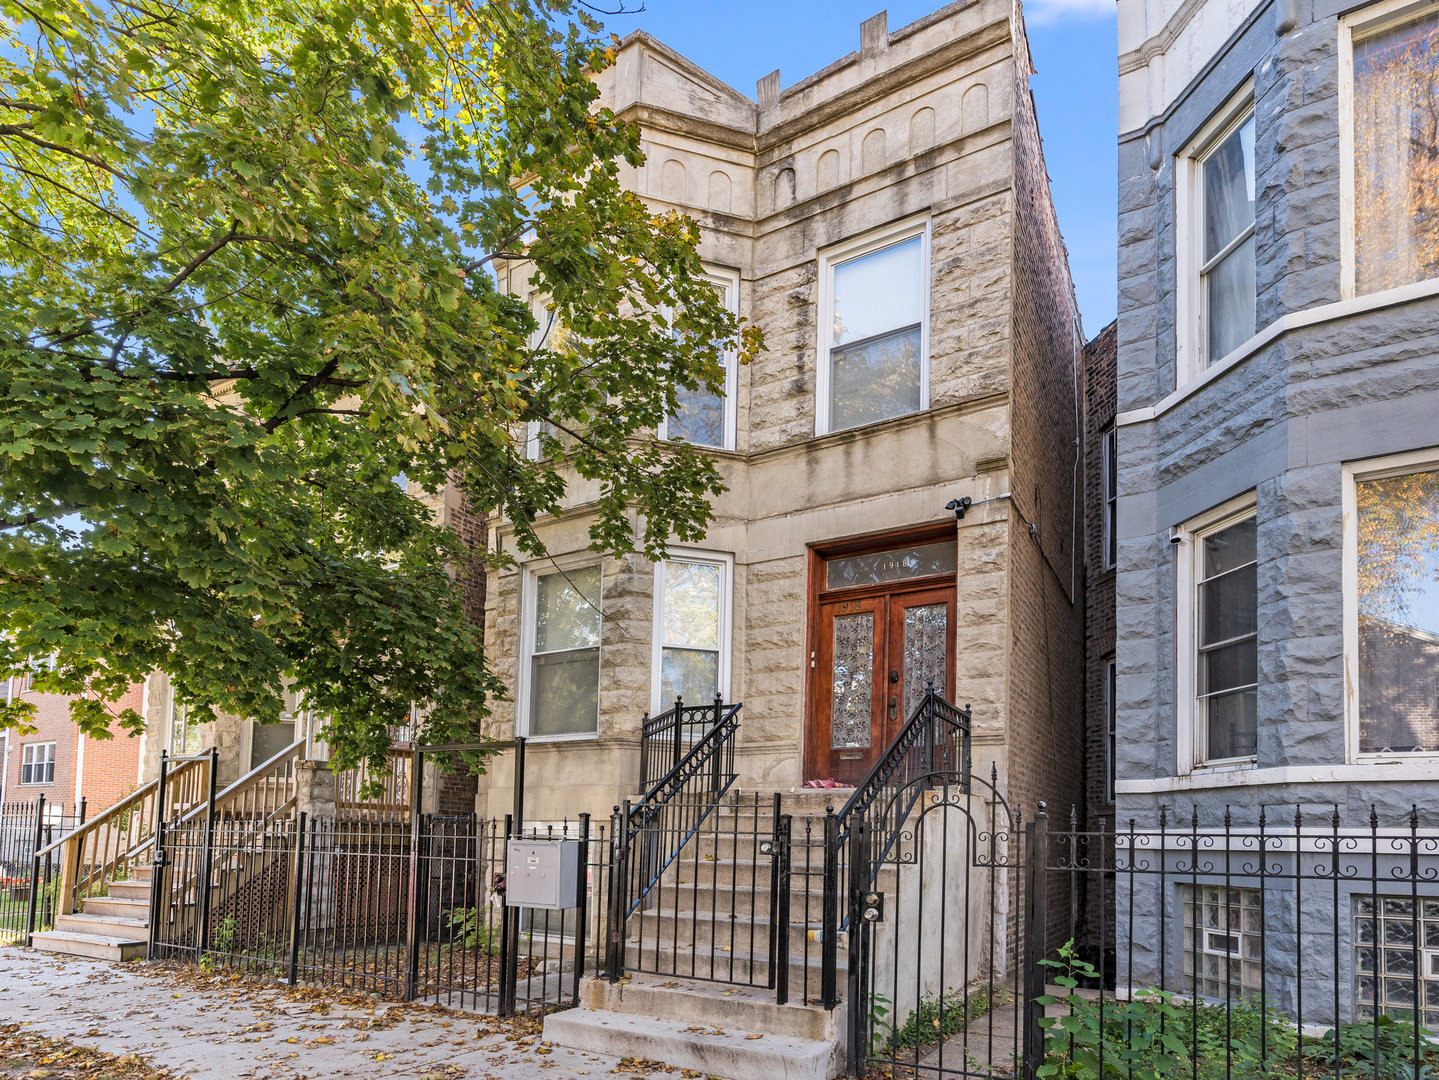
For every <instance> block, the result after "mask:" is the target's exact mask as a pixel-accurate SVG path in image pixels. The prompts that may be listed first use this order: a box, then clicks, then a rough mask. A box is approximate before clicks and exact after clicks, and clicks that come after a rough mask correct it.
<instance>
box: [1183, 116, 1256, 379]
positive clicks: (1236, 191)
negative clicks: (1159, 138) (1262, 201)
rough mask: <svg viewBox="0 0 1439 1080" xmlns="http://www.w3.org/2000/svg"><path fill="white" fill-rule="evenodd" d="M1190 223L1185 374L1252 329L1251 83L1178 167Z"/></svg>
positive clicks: (1185, 246) (1201, 367) (1185, 231)
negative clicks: (1249, 88) (1249, 87)
mask: <svg viewBox="0 0 1439 1080" xmlns="http://www.w3.org/2000/svg"><path fill="white" fill-rule="evenodd" d="M1176 175H1177V178H1178V184H1179V198H1180V205H1181V207H1183V206H1187V207H1188V211H1187V214H1186V215H1183V220H1184V221H1185V222H1187V228H1184V227H1182V228H1181V233H1180V247H1181V249H1182V251H1181V256H1180V261H1179V265H1180V273H1181V275H1182V281H1181V284H1180V289H1179V296H1178V298H1177V302H1178V306H1179V308H1180V309H1181V310H1180V312H1179V320H1178V321H1179V326H1180V340H1179V351H1180V353H1181V355H1182V358H1183V359H1182V363H1181V367H1182V368H1185V369H1187V370H1182V371H1181V374H1180V381H1181V382H1183V381H1185V380H1187V379H1191V378H1194V377H1195V376H1197V375H1199V374H1200V373H1201V372H1203V370H1204V369H1205V368H1207V367H1208V366H1209V365H1211V364H1213V363H1215V362H1216V361H1219V360H1222V359H1223V358H1224V357H1225V356H1227V355H1228V354H1229V353H1231V352H1233V351H1234V350H1235V349H1237V348H1238V347H1239V346H1240V345H1242V344H1244V342H1246V341H1248V340H1249V339H1250V338H1251V337H1253V336H1254V331H1255V307H1256V302H1255V298H1256V289H1255V274H1254V104H1253V93H1252V91H1251V90H1248V89H1246V90H1245V91H1244V92H1243V93H1242V94H1240V95H1239V96H1238V97H1236V98H1235V99H1234V101H1233V102H1231V103H1230V105H1229V106H1228V107H1226V108H1225V109H1224V110H1223V111H1221V112H1220V114H1219V115H1218V116H1217V117H1216V118H1215V119H1214V120H1213V121H1211V122H1210V123H1209V124H1208V125H1207V126H1206V127H1205V129H1204V130H1203V131H1202V132H1200V134H1199V136H1198V137H1197V138H1196V139H1195V140H1194V142H1193V143H1191V145H1190V147H1189V149H1188V150H1187V151H1186V152H1185V153H1184V155H1182V160H1181V161H1180V163H1179V168H1178V169H1177V170H1176Z"/></svg>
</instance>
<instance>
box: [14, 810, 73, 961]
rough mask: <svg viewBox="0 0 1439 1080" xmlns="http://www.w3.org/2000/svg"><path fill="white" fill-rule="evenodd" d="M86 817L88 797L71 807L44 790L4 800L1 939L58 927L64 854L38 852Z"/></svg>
mask: <svg viewBox="0 0 1439 1080" xmlns="http://www.w3.org/2000/svg"><path fill="white" fill-rule="evenodd" d="M84 819H85V802H84V800H81V802H80V805H79V806H78V807H72V808H70V809H66V806H65V804H64V803H63V802H53V801H51V800H49V799H47V798H46V797H45V796H44V795H40V796H37V797H36V798H34V799H32V800H29V801H26V802H8V803H4V804H3V805H0V944H6V945H8V944H13V943H15V942H18V941H28V940H29V937H30V935H31V934H33V933H35V932H36V931H37V930H49V929H51V928H53V927H54V925H55V913H56V897H57V891H58V888H59V884H60V870H61V866H60V857H59V854H58V852H53V851H52V852H47V853H46V854H44V855H42V856H40V857H38V858H37V857H36V854H35V853H36V852H37V851H40V850H41V849H42V848H45V847H48V846H49V845H50V844H51V843H52V842H53V841H54V840H55V839H57V838H58V837H60V836H62V835H64V834H65V833H66V832H67V831H69V830H70V829H73V828H75V827H76V825H78V824H79V823H80V822H83V821H84Z"/></svg>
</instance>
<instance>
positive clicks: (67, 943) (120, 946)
mask: <svg viewBox="0 0 1439 1080" xmlns="http://www.w3.org/2000/svg"><path fill="white" fill-rule="evenodd" d="M32 943H33V944H34V946H35V948H37V949H40V950H43V951H44V952H52V953H63V954H64V955H66V956H89V957H92V958H94V959H96V960H116V961H123V960H135V959H138V958H140V957H143V956H144V955H145V949H146V944H145V941H144V940H143V939H141V940H136V939H135V938H124V937H113V936H111V935H109V934H89V933H80V932H76V931H74V930H42V931H41V932H40V933H37V934H35V935H34V937H33V938H32Z"/></svg>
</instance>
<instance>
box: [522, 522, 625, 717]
mask: <svg viewBox="0 0 1439 1080" xmlns="http://www.w3.org/2000/svg"><path fill="white" fill-rule="evenodd" d="M592 566H597V567H599V570H600V595H599V597H598V598H597V600H598V603H599V606H600V662H599V679H598V680H597V688H596V693H598V692H599V689H600V688H602V687H603V686H604V676H605V619H604V606H605V599H604V591H605V567H604V560H603V559H600V558H597V557H596V556H595V554H594V553H593V552H589V551H582V552H576V553H575V554H573V555H564V556H556V557H552V558H548V559H545V560H543V561H540V562H534V563H530V564H529V565H527V566H525V567H524V568H523V570H522V571H521V575H520V669H519V671H518V672H517V677H516V679H515V734H517V735H523V736H524V737H525V738H527V739H530V740H533V741H534V742H587V741H593V740H595V739H598V738H599V736H600V733H599V726H600V717H599V709H598V708H596V710H595V730H594V731H577V732H571V733H569V734H565V735H535V734H532V733H531V732H530V694H531V690H532V688H531V686H530V661H531V660H532V659H533V658H534V655H535V620H536V616H537V612H536V610H535V607H536V604H537V603H538V601H539V595H540V585H539V579H540V578H542V577H547V576H549V575H550V574H558V573H569V572H571V571H574V570H587V569H589V568H590V567H592Z"/></svg>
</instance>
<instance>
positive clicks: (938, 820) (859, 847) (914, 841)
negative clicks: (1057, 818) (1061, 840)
mask: <svg viewBox="0 0 1439 1080" xmlns="http://www.w3.org/2000/svg"><path fill="white" fill-rule="evenodd" d="M878 822H892V823H894V824H893V827H891V828H889V829H883V828H878V827H876V823H878ZM1046 826H1047V819H1046V817H1045V815H1044V813H1043V811H1042V810H1041V812H1040V813H1039V814H1037V815H1035V816H1034V817H1033V818H1032V819H1030V820H1028V821H1026V820H1025V819H1024V816H1023V814H1022V812H1021V811H1019V810H1015V811H1013V812H1011V809H1010V807H1009V805H1008V803H1007V802H1006V801H1005V799H1004V797H1003V796H1002V795H1001V794H1000V792H999V790H998V788H997V786H996V782H995V777H994V775H993V774H991V776H990V777H989V778H987V779H981V778H978V777H973V776H968V775H966V774H963V773H960V772H958V771H949V770H942V771H935V772H925V773H921V774H919V775H912V776H910V777H907V778H906V780H905V782H903V783H898V784H895V785H893V786H892V788H891V789H890V790H889V791H887V792H886V793H885V797H884V798H883V799H881V800H878V801H876V803H875V804H874V805H873V807H872V808H871V809H870V811H869V812H868V813H866V814H864V815H862V816H861V817H859V818H858V820H856V821H854V823H853V824H852V825H851V826H850V828H849V829H848V830H847V841H848V842H847V845H846V846H847V852H846V859H845V862H846V864H847V867H848V870H849V876H850V881H851V885H850V888H849V889H848V896H847V899H848V910H847V912H846V913H845V916H844V917H843V919H842V922H841V925H842V927H843V928H844V932H843V937H844V939H845V942H844V943H845V945H846V946H847V957H846V960H847V964H846V968H847V971H846V974H847V995H846V996H847V999H848V1000H847V1003H846V1004H847V1007H848V1010H849V1017H848V1020H849V1023H848V1031H849V1048H848V1049H849V1060H850V1063H851V1067H852V1069H853V1071H854V1072H855V1073H856V1074H857V1075H861V1076H862V1075H865V1074H866V1073H868V1072H869V1071H871V1070H874V1069H877V1070H881V1071H888V1072H889V1073H891V1074H893V1075H904V1074H906V1071H912V1072H913V1074H914V1075H917V1076H925V1077H934V1078H940V1077H961V1076H963V1077H967V1076H976V1077H978V1076H984V1077H993V1076H1018V1075H1023V1076H1027V1077H1032V1076H1033V1075H1034V1070H1035V1069H1036V1068H1037V1067H1038V1065H1039V1063H1040V1061H1041V1059H1042V1052H1043V1051H1042V1047H1043V1038H1042V1031H1041V1029H1040V1027H1039V1024H1038V1019H1039V1016H1040V1015H1042V1007H1041V1006H1038V1005H1036V1004H1035V1001H1034V999H1035V998H1037V997H1039V996H1040V995H1041V994H1042V993H1043V992H1044V978H1043V971H1044V969H1043V967H1042V966H1041V964H1040V961H1041V960H1043V959H1044V957H1045V951H1046V950H1045V927H1046V922H1047V917H1048V909H1047V904H1046V899H1047V895H1046V889H1045V880H1044V878H1045V875H1044V873H1043V872H1042V868H1043V863H1044V860H1043V859H1042V858H1040V859H1034V858H1029V856H1030V854H1031V853H1033V852H1038V851H1043V850H1044V846H1045V843H1046V840H1045V830H1046Z"/></svg>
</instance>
